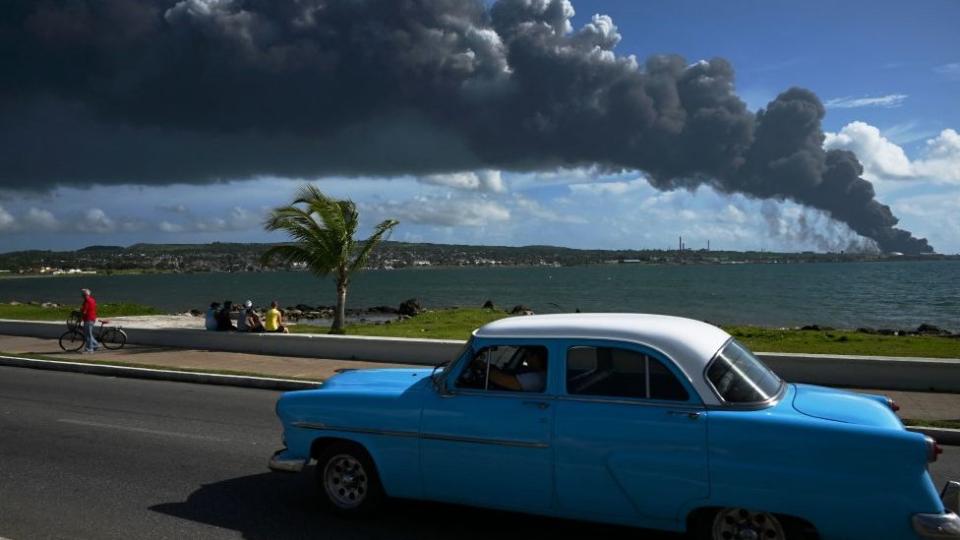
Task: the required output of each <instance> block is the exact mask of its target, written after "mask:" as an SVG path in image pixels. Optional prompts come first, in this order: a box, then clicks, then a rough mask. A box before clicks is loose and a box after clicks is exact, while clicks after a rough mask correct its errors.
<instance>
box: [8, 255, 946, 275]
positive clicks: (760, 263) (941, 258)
mask: <svg viewBox="0 0 960 540" xmlns="http://www.w3.org/2000/svg"><path fill="white" fill-rule="evenodd" d="M945 261H946V262H950V261H960V255H938V256H937V257H935V258H934V257H931V258H924V257H920V258H914V257H903V258H894V257H885V258H876V259H857V258H850V259H838V260H816V261H807V260H785V261H780V260H776V261H769V262H764V261H728V262H703V261H698V262H676V261H656V262H652V261H649V262H648V261H638V262H634V261H624V262H617V261H608V262H589V263H582V264H566V265H556V264H489V265H487V264H476V265H456V264H449V265H444V264H435V265H422V266H402V267H399V268H365V269H364V270H363V271H364V272H371V271H378V272H400V271H430V270H459V269H497V268H577V267H586V266H639V267H644V266H657V267H659V266H745V265H757V266H767V265H818V264H851V263H898V262H945ZM307 272H308V271H307V270H294V269H280V268H271V269H258V270H249V271H248V270H207V271H186V272H180V271H175V270H121V271H109V272H106V271H92V272H88V273H73V274H69V273H61V274H36V273H33V274H27V273H24V274H20V273H17V274H13V273H0V279H28V278H33V279H36V278H49V279H54V278H100V277H117V276H157V275H172V276H189V275H208V274H273V273H297V274H300V273H307Z"/></svg>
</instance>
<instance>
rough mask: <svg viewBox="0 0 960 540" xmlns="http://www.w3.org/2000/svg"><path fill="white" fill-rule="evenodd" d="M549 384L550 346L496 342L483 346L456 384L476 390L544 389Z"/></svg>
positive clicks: (539, 390) (523, 390) (535, 390)
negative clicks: (548, 352)
mask: <svg viewBox="0 0 960 540" xmlns="http://www.w3.org/2000/svg"><path fill="white" fill-rule="evenodd" d="M546 383H547V348H546V347H542V346H530V345H524V346H513V345H495V346H490V347H484V348H482V349H480V350H478V351H477V352H476V353H474V355H473V358H471V359H470V362H469V363H468V364H467V366H466V367H465V368H464V370H463V371H462V372H461V373H460V376H459V377H457V382H456V387H457V388H465V389H473V390H496V391H514V392H543V391H544V390H545V389H546Z"/></svg>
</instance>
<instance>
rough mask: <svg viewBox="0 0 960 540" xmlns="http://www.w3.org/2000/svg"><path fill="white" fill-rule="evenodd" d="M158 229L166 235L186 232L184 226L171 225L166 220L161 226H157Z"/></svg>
mask: <svg viewBox="0 0 960 540" xmlns="http://www.w3.org/2000/svg"><path fill="white" fill-rule="evenodd" d="M157 228H158V229H160V230H161V231H162V232H165V233H179V232H183V231H184V230H185V228H184V226H183V225H180V224H179V223H170V222H169V221H166V220H164V221H161V222H160V224H159V225H157Z"/></svg>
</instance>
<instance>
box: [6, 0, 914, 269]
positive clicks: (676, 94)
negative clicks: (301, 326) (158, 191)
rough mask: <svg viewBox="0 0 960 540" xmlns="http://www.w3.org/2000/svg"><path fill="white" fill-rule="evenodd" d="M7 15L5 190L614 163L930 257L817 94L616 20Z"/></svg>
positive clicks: (183, 12)
mask: <svg viewBox="0 0 960 540" xmlns="http://www.w3.org/2000/svg"><path fill="white" fill-rule="evenodd" d="M3 9H4V14H3V23H2V24H0V44H3V47H4V54H3V55H0V72H2V73H3V74H4V88H3V91H2V92H0V110H2V111H4V114H0V148H4V152H0V189H7V190H11V189H12V190H23V189H34V190H36V189H38V188H39V189H44V188H46V189H49V188H51V187H53V186H57V185H64V184H73V185H87V184H89V183H90V182H94V181H95V182H98V183H121V184H122V183H129V182H131V181H136V182H137V183H138V184H147V183H172V182H174V181H175V182H194V183H205V182H210V181H213V180H221V179H224V178H230V179H234V178H236V179H239V178H260V177H263V176H269V175H274V176H283V177H290V178H302V177H318V176H323V175H345V176H370V175H380V176H393V175H407V174H427V173H437V172H453V171H464V170H476V169H506V170H514V171H534V170H556V169H557V168H559V167H568V168H573V167H589V166H597V167H599V168H601V169H608V170H618V171H623V170H637V171H643V172H645V173H646V174H647V177H648V179H649V181H650V183H651V184H652V185H653V186H654V187H656V188H657V189H661V190H675V189H689V190H693V189H694V188H696V187H697V186H699V185H707V186H710V187H712V188H713V189H715V190H717V191H719V192H722V193H741V194H744V195H746V196H748V197H753V198H757V199H773V200H785V199H789V200H792V201H795V202H797V203H800V204H802V205H806V206H808V207H811V208H817V209H819V210H822V211H823V212H825V213H826V214H828V215H829V216H830V217H832V218H833V219H835V220H838V221H840V222H843V223H846V224H847V225H848V226H849V227H850V228H851V229H852V230H854V231H856V232H857V233H858V234H860V235H862V236H865V237H868V238H871V239H873V240H874V241H875V242H876V243H877V245H878V246H879V247H880V249H882V250H883V251H899V252H903V253H925V252H930V251H932V248H931V247H930V246H929V245H928V244H927V242H926V240H924V239H920V238H914V237H913V236H912V235H911V234H910V233H909V232H908V231H905V230H902V229H898V228H896V227H895V226H896V224H897V218H896V217H895V216H894V215H893V214H892V212H891V211H890V208H889V207H887V206H886V205H883V204H881V203H880V202H878V201H877V200H876V198H875V196H874V191H873V186H872V185H871V184H870V182H868V181H866V180H864V179H863V178H861V174H862V172H863V169H862V167H861V166H860V163H859V161H857V158H856V156H854V155H853V154H852V153H850V152H845V151H835V150H831V151H829V152H826V151H824V150H823V141H824V134H823V130H822V129H821V124H820V123H821V120H822V119H823V116H824V114H825V110H824V107H823V105H822V104H821V102H820V100H819V99H818V98H817V96H816V95H814V94H813V93H812V92H810V91H808V90H803V89H799V88H792V89H789V90H787V91H785V92H783V93H781V94H780V95H779V96H777V97H776V99H774V100H773V101H771V102H770V103H769V104H767V106H766V107H764V108H763V109H761V110H759V111H757V113H756V114H754V113H752V112H751V111H750V110H748V108H747V106H746V104H745V103H744V102H743V100H742V99H740V98H739V97H738V96H737V95H736V94H735V93H734V70H733V66H731V64H730V63H729V62H728V61H726V60H724V59H722V58H711V59H709V60H698V61H695V62H693V63H691V62H689V61H688V60H686V59H684V58H682V57H680V56H672V55H658V56H653V57H650V58H648V59H646V60H645V61H638V60H637V59H636V58H635V57H634V56H633V55H629V56H623V55H620V56H618V55H617V54H616V53H615V52H614V49H615V47H616V46H617V44H618V43H619V42H620V39H621V35H620V32H619V30H618V28H617V26H616V25H615V24H614V22H613V20H612V19H611V18H610V17H608V16H606V15H599V14H598V15H594V16H593V17H591V18H590V20H589V22H587V23H586V24H584V25H583V26H582V27H580V28H578V29H574V28H573V26H572V17H573V15H574V9H573V6H572V5H571V3H570V2H569V1H568V0H538V1H535V2H534V1H530V0H500V1H498V2H495V3H493V4H492V5H490V6H489V7H487V5H486V3H485V2H483V1H480V0H472V1H471V0H461V1H444V2H439V1H434V0H407V1H404V2H397V1H395V0H368V1H364V2H357V1H355V0H325V1H323V2H318V1H301V0H273V1H270V2H265V1H259V0H218V1H216V2H213V1H205V2H199V1H195V0H182V1H177V0H152V1H148V0H72V1H70V2H37V1H36V0H6V1H5V2H4V4H3ZM65 21H67V22H65ZM374 30H375V31H374ZM251 104H255V106H251ZM24 186H29V188H27V187H24Z"/></svg>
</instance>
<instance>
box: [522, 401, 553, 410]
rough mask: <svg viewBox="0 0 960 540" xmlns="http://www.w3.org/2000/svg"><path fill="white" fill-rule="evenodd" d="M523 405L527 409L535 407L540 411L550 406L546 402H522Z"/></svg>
mask: <svg viewBox="0 0 960 540" xmlns="http://www.w3.org/2000/svg"><path fill="white" fill-rule="evenodd" d="M523 404H524V405H526V406H527V407H536V408H538V409H540V410H543V409H546V408H547V407H549V406H550V404H549V403H547V402H546V401H524V402H523Z"/></svg>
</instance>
